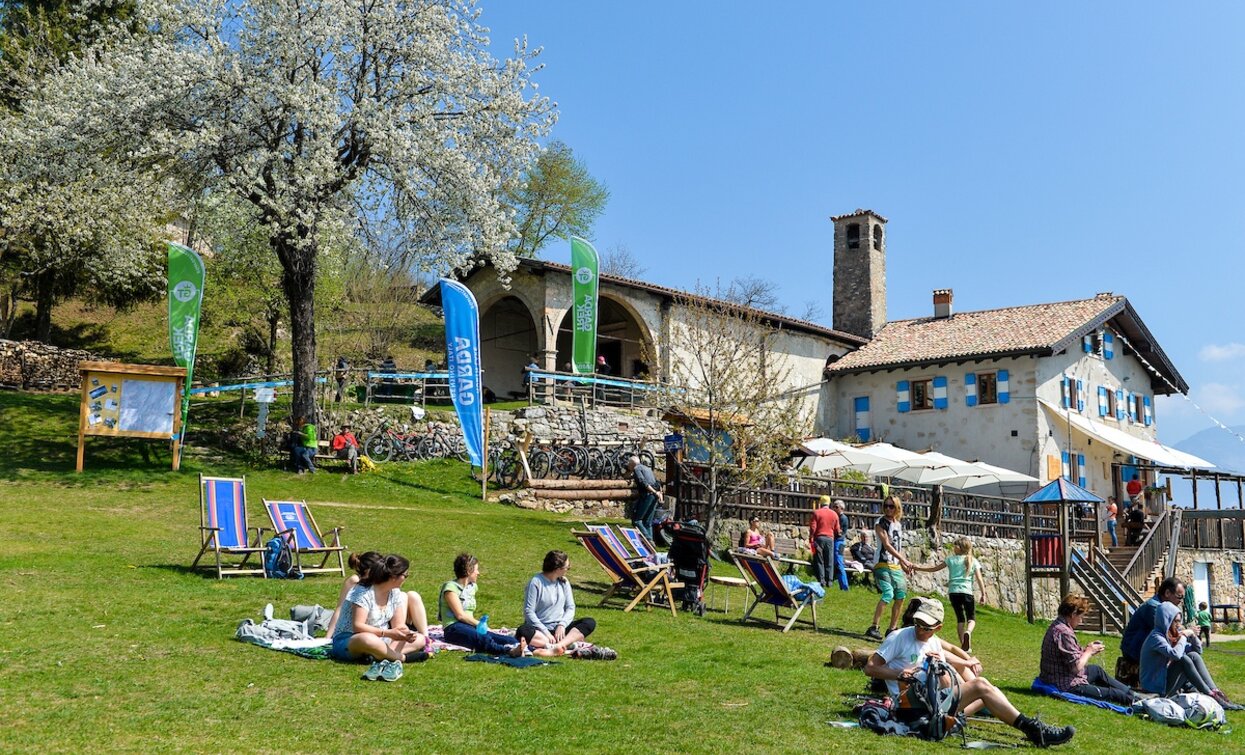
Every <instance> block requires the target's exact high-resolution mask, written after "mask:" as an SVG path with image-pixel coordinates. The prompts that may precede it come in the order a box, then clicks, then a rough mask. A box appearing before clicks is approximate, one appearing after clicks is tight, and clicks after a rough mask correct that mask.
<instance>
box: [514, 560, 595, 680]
mask: <svg viewBox="0 0 1245 755" xmlns="http://www.w3.org/2000/svg"><path fill="white" fill-rule="evenodd" d="M570 568H571V560H570V558H569V557H568V556H567V555H566V554H565V553H563V552H562V551H549V552H548V553H546V554H545V562H544V564H542V565H541V572H540V574H537V575H536V576H534V577H532V579H531V580H530V581H529V582H528V583H527V589H526V590H524V592H523V623H522V624H521V625H519V628H518V630H517V631H516V632H515V636H516V637H518V638H519V639H521V640H526V641H527V644H528V646H529V647H531V648H548V649H549V651H550V652H551V653H553V654H555V655H560V654H562V653H564V652H566V649H567V648H569V647H570V646H571V645H573V644H574V643H576V642H579V641H581V640H583V639H585V638H587V637H588V635H590V634H592V632H593V630H594V629H596V628H597V623H596V622H595V621H593V620H592V619H588V618H583V619H576V618H575V597H574V595H572V594H571V583H570V582H569V581H567V579H566V572H567V571H568V570H569V569H570ZM576 657H579V658H595V659H599V660H611V661H612V660H614V659H615V658H617V657H618V654H617V653H615V652H614V651H613V650H610V649H609V648H603V647H595V646H594V647H592V648H589V649H588V650H587V651H586V652H584V653H580V654H579V655H577V656H576Z"/></svg>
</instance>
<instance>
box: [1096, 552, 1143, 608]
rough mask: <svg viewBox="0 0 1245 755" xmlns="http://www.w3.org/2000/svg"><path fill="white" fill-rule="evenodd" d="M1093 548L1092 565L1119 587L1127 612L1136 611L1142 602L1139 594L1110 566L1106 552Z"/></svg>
mask: <svg viewBox="0 0 1245 755" xmlns="http://www.w3.org/2000/svg"><path fill="white" fill-rule="evenodd" d="M1093 548H1094V556H1095V561H1094V563H1095V564H1096V566H1098V567H1099V568H1100V569H1102V571H1104V572H1105V573H1106V576H1108V577H1110V578H1111V580H1112V581H1113V582H1115V583H1116V584H1117V585H1119V587H1120V588H1121V591H1122V592H1123V593H1124V597H1125V598H1128V603H1129V610H1136V608H1137V606H1139V605H1141V604H1142V603H1143V602H1144V600H1143V598H1142V597H1141V593H1139V592H1138V591H1137V590H1136V589H1134V588H1133V586H1132V584H1131V583H1130V582H1129V581H1128V580H1127V579H1125V578H1124V575H1123V574H1121V573H1120V572H1119V570H1118V569H1116V568H1115V566H1114V565H1112V564H1111V561H1110V559H1108V558H1107V552H1106V551H1104V550H1103V549H1102V548H1099V547H1098V546H1096V545H1095V546H1093Z"/></svg>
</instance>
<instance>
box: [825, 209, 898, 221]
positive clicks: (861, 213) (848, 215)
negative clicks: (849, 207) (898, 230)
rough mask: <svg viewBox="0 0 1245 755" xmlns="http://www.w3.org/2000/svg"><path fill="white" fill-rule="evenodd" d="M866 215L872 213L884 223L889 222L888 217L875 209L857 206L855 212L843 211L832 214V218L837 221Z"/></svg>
mask: <svg viewBox="0 0 1245 755" xmlns="http://www.w3.org/2000/svg"><path fill="white" fill-rule="evenodd" d="M865 215H872V216H873V217H875V218H877V219H878V220H881V221H882V222H883V223H885V222H887V221H886V218H884V217H882V216H881V215H879V214H878V213H876V212H874V211H873V210H865V209H861V208H859V207H858V208H856V210H855V211H853V212H846V213H843V214H842V215H831V216H830V219H831V220H833V221H834V222H836V223H837V222H839V221H840V220H846V219H847V218H855V217H863V216H865Z"/></svg>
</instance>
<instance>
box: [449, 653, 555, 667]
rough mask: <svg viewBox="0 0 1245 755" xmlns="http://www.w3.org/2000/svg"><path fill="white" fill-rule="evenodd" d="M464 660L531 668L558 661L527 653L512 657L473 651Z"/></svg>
mask: <svg viewBox="0 0 1245 755" xmlns="http://www.w3.org/2000/svg"><path fill="white" fill-rule="evenodd" d="M464 660H468V661H480V662H482V663H500V664H502V665H505V666H514V667H515V668H531V667H532V666H550V665H553V664H555V663H556V661H546V660H545V659H544V658H537V657H536V656H534V655H525V656H521V657H519V658H511V657H510V656H508V655H488V654H487V653H472V654H471V655H469V656H467V657H466V658H465V659H464Z"/></svg>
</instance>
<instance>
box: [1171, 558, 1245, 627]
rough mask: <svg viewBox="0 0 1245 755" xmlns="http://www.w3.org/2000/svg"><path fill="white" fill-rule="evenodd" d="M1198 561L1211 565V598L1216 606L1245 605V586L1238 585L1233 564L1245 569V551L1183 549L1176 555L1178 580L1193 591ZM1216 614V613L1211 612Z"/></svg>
mask: <svg viewBox="0 0 1245 755" xmlns="http://www.w3.org/2000/svg"><path fill="white" fill-rule="evenodd" d="M1196 561H1200V562H1204V563H1207V564H1209V565H1210V597H1211V602H1212V603H1214V604H1219V605H1222V604H1229V603H1230V604H1233V605H1237V606H1240V605H1242V604H1245V586H1242V585H1238V584H1236V580H1235V577H1234V574H1233V568H1232V565H1233V564H1241V565H1242V568H1245V551H1236V550H1218V551H1213V550H1205V549H1200V550H1193V549H1192V548H1181V549H1180V551H1179V552H1177V554H1176V578H1177V579H1180V580H1181V581H1183V582H1184V583H1185V585H1186V586H1187V589H1189V590H1192V589H1193V564H1194V562H1196ZM1211 613H1212V614H1214V612H1213V611H1212V612H1211Z"/></svg>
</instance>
